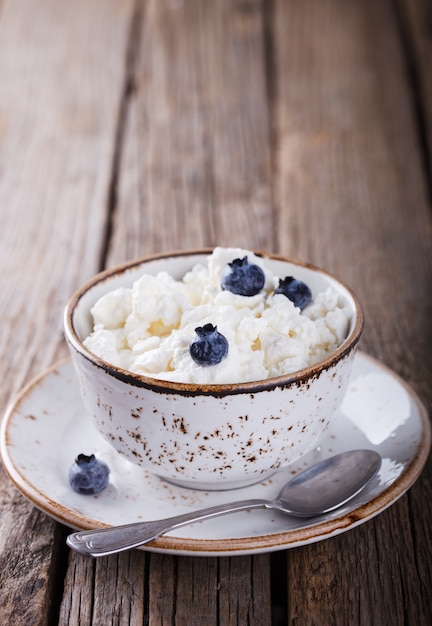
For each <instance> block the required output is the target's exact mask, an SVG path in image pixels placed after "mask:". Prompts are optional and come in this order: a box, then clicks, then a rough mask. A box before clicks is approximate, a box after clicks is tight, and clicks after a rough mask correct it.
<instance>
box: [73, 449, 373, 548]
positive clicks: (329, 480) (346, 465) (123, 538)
mask: <svg viewBox="0 0 432 626" xmlns="http://www.w3.org/2000/svg"><path fill="white" fill-rule="evenodd" d="M380 467H381V457H380V455H379V454H377V453H376V452H374V451H372V450H351V451H349V452H343V453H341V454H337V455H336V456H333V457H330V458H328V459H324V460H323V461H320V462H319V463H317V464H316V465H313V466H312V467H310V468H308V469H306V470H304V471H303V472H301V473H300V474H298V475H297V476H295V477H294V478H293V479H291V480H290V481H289V482H288V483H286V485H285V486H284V487H283V488H282V490H281V491H280V493H279V495H278V496H277V498H276V499H274V500H264V499H251V500H241V501H237V502H229V503H227V504H221V505H217V506H213V507H208V508H206V509H201V510H199V511H192V512H190V513H184V514H183V515H176V516H174V517H169V518H166V519H163V520H154V521H149V522H136V523H133V524H126V525H122V526H112V527H110V528H103V529H101V530H82V531H78V532H75V533H72V534H71V535H69V537H68V538H67V540H66V542H67V544H68V546H69V547H70V548H72V549H73V550H75V551H76V552H79V553H80V554H84V555H86V556H93V557H98V556H107V555H109V554H115V553H117V552H122V551H124V550H129V549H131V548H137V547H138V546H141V545H144V544H146V543H149V542H150V541H153V540H154V539H156V538H157V537H160V536H161V535H163V534H165V533H167V532H169V531H171V530H174V529H175V528H179V527H180V526H185V525H187V524H192V523H193V522H197V521H201V520H205V519H209V518H212V517H218V516H221V515H227V514H228V513H234V512H236V511H242V510H245V509H256V508H265V509H274V510H277V511H280V512H282V513H285V514H287V515H292V516H294V517H316V516H319V515H322V514H324V513H328V512H329V511H333V510H334V509H336V508H338V507H340V506H342V505H343V504H345V503H346V502H348V501H349V500H351V499H352V498H354V497H355V496H356V495H357V494H358V493H359V492H360V491H362V490H363V489H364V488H365V487H366V486H367V485H368V484H369V483H370V481H371V480H372V479H373V478H374V476H376V474H377V473H378V471H379V468H380Z"/></svg>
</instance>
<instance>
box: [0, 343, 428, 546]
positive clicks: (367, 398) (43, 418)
mask: <svg viewBox="0 0 432 626" xmlns="http://www.w3.org/2000/svg"><path fill="white" fill-rule="evenodd" d="M203 419H205V416H203ZM430 440H431V434H430V425H429V420H428V416H427V413H426V410H425V408H424V406H423V405H422V403H421V402H420V400H419V399H418V397H417V396H416V395H415V393H414V392H413V391H412V390H411V389H410V388H409V387H408V386H407V385H406V384H405V383H404V382H403V381H402V380H401V379H400V378H399V377H397V376H396V375H395V374H394V373H393V372H391V371H390V370H388V369H387V368H386V367H384V366H383V365H382V364H381V363H379V362H377V361H375V360H373V359H372V358H370V357H368V356H366V355H364V354H362V353H358V355H357V357H356V360H355V364H354V370H353V376H352V381H351V383H350V386H349V389H348V392H347V394H346V397H345V400H344V402H343V405H342V407H341V409H340V411H339V412H338V415H337V417H336V420H335V421H334V422H333V423H332V425H331V427H330V428H329V430H328V432H327V435H326V437H325V439H324V441H323V442H322V444H321V446H320V448H319V449H318V450H316V451H314V452H313V453H310V454H309V455H307V457H305V458H303V459H302V461H301V462H299V463H297V464H295V465H293V466H290V467H288V468H285V469H284V470H281V471H280V472H278V473H277V474H275V475H273V476H272V477H271V479H269V480H267V481H265V482H262V483H260V484H258V485H253V486H251V487H245V488H243V489H237V490H235V491H223V492H203V491H194V490H190V489H184V488H182V487H176V486H174V485H171V484H168V483H166V482H164V481H162V480H161V479H159V478H157V477H155V476H153V475H151V474H149V473H148V472H146V471H144V470H142V469H140V468H137V467H133V466H132V465H131V464H130V463H128V462H127V461H125V460H123V459H122V458H121V457H120V456H119V455H117V454H116V453H115V452H113V451H111V449H110V447H109V446H108V444H107V443H105V441H104V440H103V439H102V438H101V437H100V435H99V434H98V433H97V432H96V431H95V429H94V428H93V426H92V424H91V422H90V420H89V419H88V418H87V417H86V414H85V410H84V407H83V405H82V401H81V397H80V395H79V391H78V386H77V384H76V379H75V373H74V370H73V366H72V363H71V361H69V360H68V361H65V362H62V363H60V364H57V365H55V366H54V367H52V368H51V369H49V370H48V371H47V372H46V373H44V374H43V375H42V376H41V377H39V378H37V379H36V380H35V381H33V382H32V383H31V384H30V385H28V386H27V387H26V388H25V389H24V390H23V391H22V392H21V394H20V395H19V396H18V398H17V399H16V401H15V402H14V403H13V405H12V406H11V407H10V408H9V409H8V411H7V413H6V415H5V418H4V420H3V424H2V431H1V453H2V457H3V462H4V466H5V468H6V470H7V472H8V473H9V475H10V477H11V479H12V480H13V482H14V483H15V485H16V487H17V488H18V489H19V490H20V491H21V493H23V494H24V496H26V497H27V498H28V499H29V500H30V501H31V502H33V503H34V504H35V505H36V506H37V507H38V508H40V509H41V510H42V511H44V512H45V513H47V514H48V515H50V516H51V517H53V518H54V519H56V520H58V521H60V522H62V523H64V524H66V525H68V526H70V527H72V528H74V529H88V528H100V527H103V526H107V525H108V526H109V525H114V524H122V523H129V522H133V521H138V520H145V519H148V520H150V519H158V518H162V517H169V516H171V515H176V514H177V513H183V512H186V511H189V510H191V509H199V508H202V507H206V506H211V505H213V504H218V503H221V502H230V501H232V500H239V499H243V498H244V499H246V498H259V497H263V498H273V497H274V496H276V495H277V493H278V492H279V490H280V488H281V487H282V485H283V484H284V483H285V482H286V481H287V480H288V479H289V478H290V477H291V476H292V475H293V474H294V473H296V472H298V471H299V470H301V469H304V468H305V467H307V466H308V465H311V464H313V463H315V462H317V461H318V460H320V459H322V458H325V457H328V456H332V455H333V454H336V453H338V452H342V451H344V450H349V449H353V448H369V449H373V450H376V451H377V452H379V453H380V454H381V456H382V459H383V462H382V467H381V470H380V472H379V474H378V476H377V477H376V478H375V479H374V481H373V482H372V483H371V484H370V485H369V486H368V488H367V489H366V490H365V491H364V492H362V493H361V494H360V495H359V496H357V497H356V498H355V499H354V500H352V501H351V502H350V503H349V504H348V505H346V506H344V507H343V508H341V509H338V510H337V511H335V512H333V513H330V514H327V515H323V516H321V517H319V518H315V519H313V520H304V519H303V520H302V519H295V518H290V517H288V516H285V515H283V514H281V513H274V512H270V511H268V510H264V509H263V510H259V509H258V510H252V511H243V512H239V513H235V514H232V515H229V516H226V517H223V518H217V519H214V520H208V521H206V522H200V523H195V524H193V525H190V526H186V527H183V528H181V529H177V530H176V531H173V532H172V533H170V534H169V535H165V536H164V537H161V538H159V539H157V540H155V541H154V542H152V543H151V544H148V545H147V546H145V549H147V550H152V551H155V552H166V553H170V554H188V555H200V556H204V555H214V556H223V555H235V554H254V553H258V552H270V551H273V550H281V549H286V548H292V547H297V546H300V545H304V544H307V543H312V542H314V541H319V540H322V539H326V538H328V537H331V536H333V535H337V534H339V533H342V532H345V531H347V530H350V529H352V528H354V527H355V526H358V525H359V524H362V523H363V522H365V521H367V520H368V519H370V518H372V517H374V516H375V515H378V514H379V513H381V512H382V511H383V510H384V509H386V508H387V507H388V506H390V505H391V504H392V503H394V502H395V501H396V500H397V499H398V498H399V497H400V496H401V495H402V494H403V493H405V491H406V490H407V489H408V488H409V487H410V486H411V485H412V484H413V483H414V481H415V480H416V479H417V477H418V476H419V474H420V472H421V470H422V469H423V466H424V464H425V462H426V459H427V456H428V453H429V449H430ZM80 452H82V453H85V454H90V453H94V454H96V456H98V457H99V458H101V459H103V460H105V461H106V462H107V463H108V465H109V466H110V468H111V475H110V476H111V480H110V484H109V486H108V487H107V489H106V490H105V491H104V492H102V493H101V494H100V495H98V496H82V495H78V494H76V493H74V492H73V491H72V490H71V488H70V487H69V484H68V479H67V473H68V469H69V466H70V465H71V464H72V462H73V460H74V458H75V457H76V455H77V454H79V453H80Z"/></svg>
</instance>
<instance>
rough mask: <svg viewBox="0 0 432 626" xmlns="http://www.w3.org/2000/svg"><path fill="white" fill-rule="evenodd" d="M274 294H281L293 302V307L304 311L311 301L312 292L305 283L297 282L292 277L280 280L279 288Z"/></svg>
mask: <svg viewBox="0 0 432 626" xmlns="http://www.w3.org/2000/svg"><path fill="white" fill-rule="evenodd" d="M275 293H282V294H283V295H284V296H286V297H287V298H288V299H289V300H291V302H294V306H297V307H299V308H300V309H304V308H305V306H307V305H308V304H309V302H310V301H311V300H312V292H311V290H310V289H309V287H308V286H307V285H306V283H304V282H302V281H301V280H297V278H294V277H293V276H287V277H286V278H283V279H282V278H280V279H279V287H278V288H277V289H276V290H275Z"/></svg>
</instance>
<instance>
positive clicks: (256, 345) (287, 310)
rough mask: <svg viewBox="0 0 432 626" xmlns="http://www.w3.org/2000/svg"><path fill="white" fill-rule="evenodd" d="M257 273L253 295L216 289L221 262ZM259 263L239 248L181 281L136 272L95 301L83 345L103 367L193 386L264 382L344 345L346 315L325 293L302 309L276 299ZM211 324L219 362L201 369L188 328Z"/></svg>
mask: <svg viewBox="0 0 432 626" xmlns="http://www.w3.org/2000/svg"><path fill="white" fill-rule="evenodd" d="M244 257H247V262H248V263H250V264H255V265H257V266H258V267H259V268H261V269H262V271H263V273H264V285H263V288H262V290H261V291H260V292H259V293H257V294H256V295H252V296H244V295H238V294H235V293H232V292H231V291H228V290H226V289H222V287H221V276H222V274H223V273H224V271H226V267H227V265H228V264H230V263H232V262H233V260H235V259H237V260H238V259H244ZM280 278H282V279H283V278H284V277H280V276H274V275H273V274H272V272H270V271H269V269H268V268H267V267H266V262H265V259H262V258H260V257H258V256H256V255H254V254H253V253H252V252H250V251H249V250H243V249H240V248H220V247H219V248H215V250H214V251H213V253H212V254H211V255H210V256H209V257H208V259H207V263H206V264H197V265H196V266H194V267H193V268H192V269H191V270H190V271H189V272H187V274H186V275H185V276H184V277H183V279H182V280H175V279H174V278H173V277H172V276H170V275H169V274H168V273H166V272H160V273H158V274H157V275H156V276H151V275H148V274H143V275H142V276H141V277H140V278H139V279H138V280H136V281H135V283H134V284H133V285H132V287H130V288H125V287H123V288H120V289H116V290H114V291H111V292H109V293H107V294H106V295H104V296H102V298H100V300H98V302H96V304H95V305H94V307H93V308H92V309H91V314H92V316H93V322H94V328H93V331H92V333H91V334H90V335H89V336H88V337H87V338H86V339H85V340H84V344H85V346H86V347H87V348H88V349H89V350H90V351H91V352H92V353H93V354H95V355H97V356H98V357H100V358H102V359H103V360H104V361H106V362H108V363H110V364H112V365H115V366H118V367H120V368H122V369H124V370H128V371H131V372H135V373H137V374H141V375H144V376H149V377H151V378H157V379H163V380H169V381H176V382H180V383H196V384H226V383H242V382H250V381H257V380H264V379H268V378H273V377H276V376H281V375H285V374H290V373H292V372H295V371H297V370H299V369H302V368H305V367H309V366H311V365H313V364H315V363H317V362H318V361H320V360H321V359H323V358H324V357H326V356H327V355H328V354H330V353H331V352H332V351H334V350H335V349H336V348H337V347H338V346H339V345H340V344H341V343H342V342H343V340H344V339H345V337H346V336H347V333H348V328H349V323H350V311H349V307H348V306H347V303H346V302H344V300H343V298H341V297H340V296H339V295H338V293H337V292H336V291H335V290H334V289H332V288H328V289H327V290H326V291H323V292H321V293H319V294H317V295H315V297H314V298H313V299H312V301H311V302H310V303H309V304H307V305H306V306H305V308H303V309H302V310H301V309H300V308H299V307H296V306H295V305H294V303H293V302H292V301H291V300H290V299H289V298H288V297H287V296H286V295H283V294H282V293H277V294H275V293H274V292H275V290H276V289H277V288H278V285H279V279H280ZM207 324H212V325H213V326H214V327H216V328H217V331H218V332H219V333H221V334H222V335H223V336H224V337H225V338H226V340H227V342H228V352H227V354H226V356H225V357H224V358H223V359H222V360H221V361H220V362H219V363H217V364H214V365H211V366H208V367H203V365H200V364H199V363H197V362H195V361H194V359H193V358H191V353H190V345H191V343H192V342H193V341H194V340H195V339H196V337H197V334H196V329H197V328H202V327H205V326H206V325H207Z"/></svg>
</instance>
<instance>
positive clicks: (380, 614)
mask: <svg viewBox="0 0 432 626" xmlns="http://www.w3.org/2000/svg"><path fill="white" fill-rule="evenodd" d="M431 64H432V13H431V10H430V5H428V4H427V2H426V0H394V1H393V2H392V0H380V1H379V2H377V1H376V0H363V1H361V0H345V1H343V0H304V1H302V2H300V1H296V0H285V1H284V0H271V1H267V2H265V1H259V0H238V1H234V0H213V1H212V2H210V1H207V2H206V1H205V0H160V1H159V2H158V1H157V0H74V2H66V1H59V0H39V1H38V2H36V1H33V2H32V1H31V0H10V1H9V2H7V1H6V0H3V1H1V0H0V219H1V228H0V240H1V248H0V254H1V299H0V312H1V320H2V324H1V330H0V338H1V340H0V345H1V361H0V363H1V376H0V384H1V405H2V408H3V410H4V409H6V406H7V404H8V403H9V401H11V400H13V399H14V398H15V397H16V394H17V393H18V392H19V390H20V389H21V388H22V387H23V385H24V384H25V383H27V382H28V381H29V380H31V379H32V378H34V377H35V376H36V375H39V374H40V373H42V372H43V371H44V370H45V369H46V368H47V367H48V366H50V365H52V364H53V363H55V362H57V361H58V360H59V359H61V358H63V357H66V356H67V348H66V345H65V341H64V338H63V332H62V311H63V307H64V305H65V302H66V300H67V298H68V297H69V295H70V294H71V293H72V292H73V291H74V290H75V289H76V288H77V287H78V286H79V285H80V284H81V283H83V282H84V281H85V280H86V279H87V278H89V277H91V276H92V275H93V274H95V273H96V272H98V271H99V270H101V269H103V268H106V267H111V266H113V265H115V264H117V263H119V262H122V261H125V260H128V259H132V258H136V257H139V256H143V255H145V254H148V253H152V252H157V251H165V250H170V249H186V248H196V247H202V246H213V245H216V244H219V245H224V246H226V245H240V246H242V247H248V248H252V249H257V250H267V251H274V252H279V253H281V254H285V255H287V256H291V257H297V258H301V259H304V260H308V261H310V262H312V263H315V264H317V265H320V266H322V267H325V268H327V269H328V270H330V271H333V272H335V273H336V274H337V275H338V276H339V277H340V278H342V279H343V280H345V281H346V282H348V283H349V284H350V285H351V286H352V287H353V288H354V289H355V291H356V292H357V294H358V295H359V297H360V298H361V300H362V303H363V305H364V310H365V316H366V327H365V330H364V335H363V338H362V341H361V349H362V350H363V351H365V352H367V353H369V354H370V355H372V356H374V357H375V358H377V359H379V360H380V361H382V362H383V363H384V364H386V365H387V366H389V367H390V368H392V369H393V370H394V371H395V372H396V373H397V374H399V375H400V376H401V377H402V378H404V379H405V380H406V381H407V383H408V384H409V385H411V386H412V388H413V389H414V390H415V391H416V392H417V394H418V395H419V397H420V398H421V399H422V401H423V402H424V403H425V404H426V405H428V404H429V407H430V403H431V400H432V389H431V371H432V360H431V347H432V346H431V328H432V324H431V318H432V317H431V314H432V296H431V292H432V271H431V259H432V255H431V251H432V245H431V232H432V231H431V210H432V168H431V163H432V73H431V71H430V67H432V65H431ZM2 412H3V411H2ZM431 478H432V467H431V464H430V462H429V463H428V464H427V465H426V467H425V469H424V471H423V473H422V475H421V477H420V478H419V480H418V481H417V482H416V483H415V485H414V486H413V487H412V488H411V489H410V490H409V492H408V493H407V494H406V495H404V496H403V497H402V498H401V499H400V500H399V501H398V502H397V503H395V504H394V505H393V506H392V507H391V508H390V509H388V510H386V511H385V512H384V513H383V514H381V515H379V516H378V517H376V518H374V519H373V520H371V521H369V522H367V523H365V524H363V525H361V526H359V527H357V528H356V529H354V530H352V531H351V532H349V533H345V534H342V535H339V536H338V537H335V538H332V539H328V540H326V541H322V542H319V543H315V544H311V545H307V546H304V547H299V548H295V549H292V550H286V551H280V552H275V553H265V554H259V555H251V556H235V557H218V558H214V557H212V558H210V557H209V558H207V557H200V558H193V557H187V556H171V555H166V554H155V553H150V552H144V551H134V552H131V553H127V554H122V555H121V556H118V557H117V556H113V557H109V558H104V559H101V560H97V561H93V560H89V559H86V558H84V557H81V556H79V555H77V554H75V553H69V551H68V549H67V548H66V546H65V536H66V534H67V532H68V529H67V528H65V527H63V526H61V525H60V524H57V523H56V522H54V521H53V520H51V519H50V518H49V517H47V516H46V515H45V514H43V513H41V512H39V511H38V510H37V509H36V508H34V507H33V506H32V505H31V504H30V503H29V502H28V501H27V500H26V499H25V498H24V497H23V496H22V495H21V494H20V493H19V492H18V491H17V490H16V489H15V487H14V486H13V484H12V482H11V481H10V479H9V478H8V476H7V475H6V473H5V471H4V470H3V469H2V470H1V472H0V488H1V517H0V589H1V591H0V594H1V596H0V623H1V624H8V625H9V626H11V625H22V626H31V625H36V624H37V625H47V626H48V625H49V626H51V625H54V624H61V625H63V626H74V625H80V626H86V625H90V624H91V625H93V626H94V625H102V626H108V625H110V624H117V625H118V624H121V625H123V624H131V625H134V626H135V625H141V624H142V625H144V624H145V625H147V624H148V625H150V626H156V625H162V624H176V625H183V624H184V625H187V626H190V625H197V626H198V625H199V626H204V625H206V624H208V625H214V624H221V625H225V624H239V625H241V626H244V625H246V624H251V625H267V624H268V625H270V624H273V625H279V624H290V625H295V626H300V625H305V626H311V625H317V626H321V625H323V626H327V625H340V626H355V625H357V624H361V625H364V626H369V625H376V626H387V625H388V626H402V625H404V626H406V625H408V624H409V625H412V626H419V625H420V626H423V625H424V626H426V625H429V624H431V623H432V602H431V597H432V596H431V593H432V546H431V527H432V486H431Z"/></svg>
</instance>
